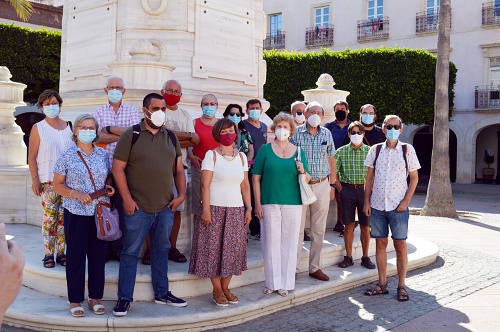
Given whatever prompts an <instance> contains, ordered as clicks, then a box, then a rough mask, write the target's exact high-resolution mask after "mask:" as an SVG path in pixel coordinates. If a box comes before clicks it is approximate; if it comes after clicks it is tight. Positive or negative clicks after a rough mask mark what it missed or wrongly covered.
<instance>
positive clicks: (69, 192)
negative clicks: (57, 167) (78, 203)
mask: <svg viewBox="0 0 500 332" xmlns="http://www.w3.org/2000/svg"><path fill="white" fill-rule="evenodd" d="M73 191H75V190H74V189H71V191H70V192H69V198H72V197H71V194H72V193H73Z"/></svg>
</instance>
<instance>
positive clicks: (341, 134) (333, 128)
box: [325, 119, 352, 149]
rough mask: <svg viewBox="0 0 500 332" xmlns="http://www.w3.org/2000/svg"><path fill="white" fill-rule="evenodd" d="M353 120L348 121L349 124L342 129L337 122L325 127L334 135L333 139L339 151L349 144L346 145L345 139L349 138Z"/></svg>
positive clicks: (334, 121)
mask: <svg viewBox="0 0 500 332" xmlns="http://www.w3.org/2000/svg"><path fill="white" fill-rule="evenodd" d="M351 122H352V121H351V120H349V119H347V124H346V125H345V126H344V127H343V128H341V127H340V126H339V125H338V124H337V120H333V121H332V122H330V123H327V124H326V125H325V128H328V129H329V130H330V132H331V133H332V138H333V142H334V143H335V148H336V149H339V148H340V147H341V146H344V145H347V144H349V141H348V142H347V143H344V139H345V137H346V136H347V131H348V129H349V125H350V124H351Z"/></svg>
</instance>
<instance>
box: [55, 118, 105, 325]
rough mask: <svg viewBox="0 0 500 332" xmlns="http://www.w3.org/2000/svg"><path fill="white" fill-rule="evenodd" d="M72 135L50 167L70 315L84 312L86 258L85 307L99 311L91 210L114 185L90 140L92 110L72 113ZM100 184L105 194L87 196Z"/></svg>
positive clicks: (100, 285) (93, 136)
mask: <svg viewBox="0 0 500 332" xmlns="http://www.w3.org/2000/svg"><path fill="white" fill-rule="evenodd" d="M72 139H73V141H74V142H75V143H76V146H73V147H71V148H69V149H68V150H66V151H65V152H64V153H63V154H62V155H61V157H59V159H58V160H57V162H56V164H55V166H54V192H56V193H57V194H59V195H61V196H64V199H63V204H62V206H63V208H64V233H65V235H66V245H67V250H66V255H67V257H68V262H67V264H66V281H67V287H68V302H69V307H70V311H71V315H72V316H73V317H83V316H85V311H84V309H83V307H82V306H81V302H82V301H84V296H85V263H86V262H87V269H88V276H89V277H88V306H89V309H90V310H91V311H92V312H93V313H94V314H96V315H103V314H105V313H106V308H105V307H104V306H103V305H102V304H101V302H100V299H101V298H102V297H103V293H104V275H105V274H104V264H105V260H106V246H107V242H106V241H102V240H99V239H98V238H97V229H96V225H95V216H94V214H95V209H96V206H97V202H98V201H104V202H107V203H110V199H109V196H112V195H113V194H114V192H115V190H114V188H113V187H112V186H111V183H112V178H111V169H110V166H109V159H108V155H107V153H106V151H105V150H104V149H102V148H100V147H97V146H95V145H94V142H95V141H97V140H98V139H99V125H98V124H97V121H96V119H95V118H94V117H93V116H92V115H90V114H83V115H80V116H78V117H77V118H76V120H75V127H74V129H73V136H72ZM84 161H85V162H84ZM87 167H88V168H87ZM89 172H90V173H91V174H92V178H93V181H92V180H91V177H90V174H89ZM103 188H107V189H108V190H109V193H108V195H107V196H101V197H98V198H95V199H92V198H91V197H90V194H91V193H92V192H94V191H96V190H101V189H103ZM104 208H106V207H104Z"/></svg>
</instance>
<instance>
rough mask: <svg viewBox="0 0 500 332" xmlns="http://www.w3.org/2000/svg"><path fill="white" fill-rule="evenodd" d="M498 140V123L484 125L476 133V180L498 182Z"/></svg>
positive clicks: (499, 152)
mask: <svg viewBox="0 0 500 332" xmlns="http://www.w3.org/2000/svg"><path fill="white" fill-rule="evenodd" d="M499 140H500V124H494V125H490V126H486V127H484V128H482V129H481V131H480V132H479V133H478V135H477V138H476V171H475V179H476V182H478V183H494V182H496V183H498V184H500V177H499V176H498V169H499V167H500V162H499V156H500V142H499ZM487 156H490V157H487ZM495 179H496V180H495Z"/></svg>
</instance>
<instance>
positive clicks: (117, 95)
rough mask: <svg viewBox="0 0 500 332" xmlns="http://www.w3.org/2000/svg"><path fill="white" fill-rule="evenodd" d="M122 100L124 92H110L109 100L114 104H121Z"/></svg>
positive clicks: (114, 90)
mask: <svg viewBox="0 0 500 332" xmlns="http://www.w3.org/2000/svg"><path fill="white" fill-rule="evenodd" d="M122 98H123V92H122V91H121V90H116V89H113V90H110V91H108V99H109V101H110V102H112V103H113V104H116V103H118V102H120V100H122Z"/></svg>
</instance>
